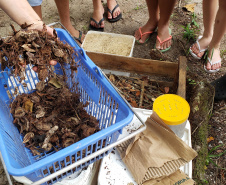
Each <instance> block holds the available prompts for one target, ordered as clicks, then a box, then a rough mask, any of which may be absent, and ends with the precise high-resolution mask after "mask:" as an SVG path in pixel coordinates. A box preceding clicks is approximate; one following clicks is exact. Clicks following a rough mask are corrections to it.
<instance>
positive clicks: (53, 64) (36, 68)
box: [32, 60, 57, 72]
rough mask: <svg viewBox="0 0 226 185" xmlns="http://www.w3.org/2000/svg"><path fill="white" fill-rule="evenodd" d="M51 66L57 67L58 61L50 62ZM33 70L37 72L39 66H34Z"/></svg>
mask: <svg viewBox="0 0 226 185" xmlns="http://www.w3.org/2000/svg"><path fill="white" fill-rule="evenodd" d="M49 64H50V65H52V66H55V65H56V64H57V61H56V60H50V61H49ZM32 69H33V71H35V72H37V71H38V66H34V67H33V68H32Z"/></svg>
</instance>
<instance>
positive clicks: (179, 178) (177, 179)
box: [142, 170, 195, 185]
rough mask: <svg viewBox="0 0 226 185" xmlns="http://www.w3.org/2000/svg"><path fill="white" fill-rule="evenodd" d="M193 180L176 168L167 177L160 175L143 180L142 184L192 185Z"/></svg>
mask: <svg viewBox="0 0 226 185" xmlns="http://www.w3.org/2000/svg"><path fill="white" fill-rule="evenodd" d="M194 184H195V182H194V181H193V180H192V179H190V178H189V177H188V176H187V175H186V174H184V173H183V172H182V171H180V170H177V171H176V172H174V173H173V174H171V175H169V176H167V177H162V178H161V177H160V178H157V179H152V180H148V181H146V182H144V183H143V184H142V185H194Z"/></svg>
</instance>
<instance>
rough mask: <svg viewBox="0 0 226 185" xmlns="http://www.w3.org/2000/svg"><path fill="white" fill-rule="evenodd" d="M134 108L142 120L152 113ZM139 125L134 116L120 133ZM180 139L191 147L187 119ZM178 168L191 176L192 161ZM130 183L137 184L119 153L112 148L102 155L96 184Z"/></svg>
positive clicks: (126, 184) (129, 130)
mask: <svg viewBox="0 0 226 185" xmlns="http://www.w3.org/2000/svg"><path fill="white" fill-rule="evenodd" d="M134 110H135V111H136V113H137V114H138V115H139V117H140V118H141V119H142V120H143V121H144V122H145V121H146V119H147V118H148V117H149V116H150V115H151V114H152V110H147V109H138V108H134ZM139 126H140V124H139V121H138V120H137V118H134V119H133V121H132V122H131V123H130V124H129V125H128V126H126V127H125V129H123V133H122V135H123V134H127V133H128V132H131V131H132V130H133V128H137V127H139ZM181 139H182V140H183V141H184V142H185V143H186V144H187V145H189V146H190V147H191V128H190V123H189V121H187V124H186V127H185V132H184V135H183V137H182V138H181ZM180 170H181V171H183V172H184V173H185V174H187V175H188V176H189V177H190V178H192V161H190V162H189V163H187V164H185V165H184V166H182V167H181V168H180ZM130 183H131V184H133V185H137V183H136V182H135V180H134V178H133V176H132V174H131V173H130V172H129V171H128V169H127V167H126V165H125V164H124V162H123V161H122V159H121V157H120V155H119V153H118V152H117V150H115V149H114V150H113V152H112V153H111V154H109V155H108V156H106V157H104V158H103V159H102V161H101V165H100V170H99V175H98V185H106V184H111V185H114V184H115V185H118V184H120V185H128V184H130Z"/></svg>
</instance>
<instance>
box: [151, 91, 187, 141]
mask: <svg viewBox="0 0 226 185" xmlns="http://www.w3.org/2000/svg"><path fill="white" fill-rule="evenodd" d="M153 111H155V112H156V113H157V115H158V116H159V117H160V118H161V120H162V121H163V122H164V123H165V124H167V125H168V126H169V127H170V129H171V130H172V131H173V132H174V133H175V134H176V135H177V136H178V137H180V138H182V137H183V135H184V131H185V126H186V124H187V119H188V117H189V113H190V106H189V104H188V102H187V101H186V100H185V99H184V98H182V97H181V96H178V95H176V94H164V95H161V96H159V97H158V98H156V100H155V101H154V103H153Z"/></svg>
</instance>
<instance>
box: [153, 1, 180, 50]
mask: <svg viewBox="0 0 226 185" xmlns="http://www.w3.org/2000/svg"><path fill="white" fill-rule="evenodd" d="M158 2H159V10H160V19H159V22H158V36H157V37H158V39H156V48H157V49H159V50H166V49H167V48H170V47H171V44H172V39H171V38H172V37H171V35H170V32H169V19H170V16H171V13H172V12H173V8H174V6H175V4H176V0H159V1H158Z"/></svg>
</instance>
